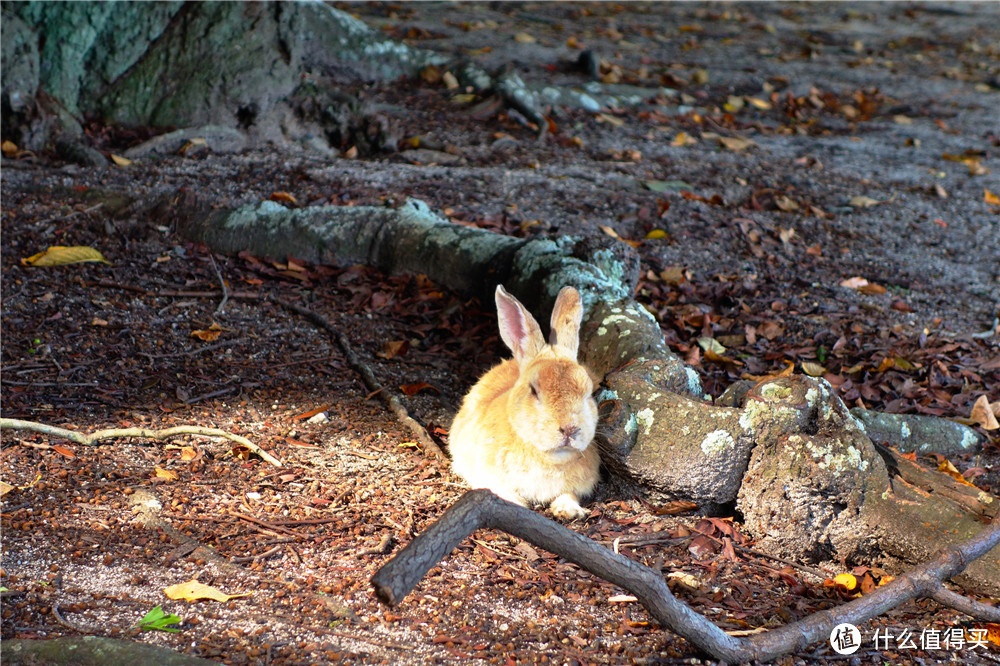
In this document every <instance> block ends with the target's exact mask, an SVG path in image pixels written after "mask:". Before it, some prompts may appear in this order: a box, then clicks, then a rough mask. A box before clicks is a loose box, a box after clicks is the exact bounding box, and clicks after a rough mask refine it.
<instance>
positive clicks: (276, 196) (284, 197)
mask: <svg viewBox="0 0 1000 666" xmlns="http://www.w3.org/2000/svg"><path fill="white" fill-rule="evenodd" d="M268 199H270V200H271V201H281V202H283V203H290V204H294V205H298V203H299V202H298V201H296V199H295V197H294V196H292V195H291V193H289V192H272V193H271V196H269V197H268Z"/></svg>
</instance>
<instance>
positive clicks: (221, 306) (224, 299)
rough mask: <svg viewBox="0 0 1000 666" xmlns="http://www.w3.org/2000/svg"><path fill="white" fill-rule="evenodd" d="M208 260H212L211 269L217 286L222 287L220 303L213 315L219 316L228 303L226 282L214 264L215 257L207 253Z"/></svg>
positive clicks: (217, 266)
mask: <svg viewBox="0 0 1000 666" xmlns="http://www.w3.org/2000/svg"><path fill="white" fill-rule="evenodd" d="M208 258H209V259H211V260H212V268H214V269H215V275H216V276H217V277H218V278H219V284H220V285H222V302H221V303H219V306H218V307H217V308H215V314H217V315H220V314H222V312H223V310H225V309H226V303H227V302H228V301H229V287H227V286H226V280H225V278H223V277H222V272H221V271H220V270H219V265H218V264H217V263H215V255H214V254H212V253H209V254H208Z"/></svg>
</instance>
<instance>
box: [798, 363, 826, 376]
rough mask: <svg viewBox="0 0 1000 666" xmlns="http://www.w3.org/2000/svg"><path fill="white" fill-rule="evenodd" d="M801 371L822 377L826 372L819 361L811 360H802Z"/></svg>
mask: <svg viewBox="0 0 1000 666" xmlns="http://www.w3.org/2000/svg"><path fill="white" fill-rule="evenodd" d="M802 371H803V372H804V373H806V374H807V375H809V376H810V377H822V376H823V375H825V374H826V368H824V367H823V366H822V365H820V364H819V363H812V362H811V361H803V362H802Z"/></svg>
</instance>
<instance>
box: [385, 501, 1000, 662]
mask: <svg viewBox="0 0 1000 666" xmlns="http://www.w3.org/2000/svg"><path fill="white" fill-rule="evenodd" d="M483 528H494V529H499V530H502V531H504V532H507V533H508V534H511V535H513V536H516V537H518V538H520V539H524V540H526V541H528V542H530V543H532V544H534V545H535V546H538V547H539V548H544V549H545V550H548V551H550V552H552V553H555V554H556V555H559V556H560V557H563V558H565V559H567V560H569V561H571V562H574V563H576V564H577V565H579V566H581V567H583V568H584V569H586V570H587V571H589V572H591V573H592V574H594V575H596V576H599V577H601V578H603V579H604V580H606V581H608V582H611V583H614V584H615V585H618V586H619V587H622V588H624V589H626V590H628V591H629V592H631V593H632V594H633V595H635V596H636V598H637V599H638V600H639V602H640V603H642V605H643V606H644V607H645V608H646V610H647V611H649V613H650V615H651V616H652V617H653V619H654V620H655V621H656V622H657V623H659V624H660V625H662V626H664V627H666V628H669V629H671V630H672V631H674V632H676V633H677V634H679V635H680V636H682V637H684V638H685V639H687V640H688V641H690V642H691V643H692V644H694V645H695V646H697V647H698V648H699V649H701V650H703V651H704V652H706V653H708V654H709V655H711V656H712V657H713V658H715V659H719V660H721V661H723V662H727V663H741V662H749V661H754V660H758V661H767V660H770V659H774V658H775V657H778V656H780V655H783V654H788V653H791V652H797V651H801V650H803V649H804V648H806V647H807V646H809V645H811V644H813V643H816V642H818V641H821V640H824V639H827V638H829V636H830V633H831V631H832V630H833V628H834V627H835V626H837V625H838V624H840V623H843V622H849V623H851V624H860V623H862V622H865V621H867V620H870V619H872V618H874V617H877V616H878V615H881V614H882V613H885V612H886V611H888V610H891V609H892V608H895V607H897V606H899V605H900V604H902V603H904V602H906V601H909V600H911V599H915V598H917V597H932V598H934V599H935V600H937V601H938V602H939V603H941V604H944V605H946V606H952V607H954V608H957V609H958V610H960V611H962V612H964V613H974V614H978V615H980V616H981V617H982V618H983V619H987V620H989V619H992V620H994V621H995V620H996V619H997V617H998V616H1000V611H998V609H997V608H995V607H992V606H987V605H985V604H982V603H978V602H975V601H973V600H971V599H967V598H965V597H962V596H960V595H956V594H954V593H952V592H950V591H947V590H945V589H944V587H943V586H942V582H943V581H945V580H948V579H949V578H951V577H952V576H954V575H956V574H959V573H961V572H962V571H963V570H964V569H965V567H966V566H968V564H969V563H970V562H972V561H974V560H975V559H976V558H978V557H980V556H982V555H983V554H985V553H986V552H988V551H989V550H991V549H992V548H994V547H996V546H997V545H998V544H1000V522H994V524H993V525H992V526H991V527H989V528H987V529H985V530H983V531H982V533H980V534H979V535H978V536H976V537H975V538H973V539H970V540H969V541H966V542H965V543H962V544H959V545H956V546H951V547H949V548H945V549H944V550H942V551H941V552H940V553H939V554H938V555H937V556H936V557H935V558H934V559H933V560H931V561H929V562H927V563H925V564H922V565H920V566H917V567H914V568H913V569H911V570H910V571H908V572H906V573H905V574H903V575H901V576H899V577H897V578H896V579H895V580H894V581H892V582H891V583H889V584H887V585H885V586H883V587H880V588H878V589H877V590H875V591H874V592H872V593H870V594H867V595H865V596H863V597H860V598H858V599H855V600H853V601H851V602H848V603H846V604H844V605H842V606H840V607H838V608H836V609H831V610H824V611H819V612H817V613H814V614H813V615H810V616H809V617H807V618H804V619H802V620H799V621H798V622H794V623H792V624H789V625H785V626H783V627H780V628H778V629H774V630H771V631H768V632H766V633H763V634H757V635H753V636H746V637H741V638H737V637H734V636H730V635H729V634H727V633H726V632H724V631H723V630H722V629H720V628H719V627H717V626H715V625H714V624H712V622H710V621H709V620H708V619H707V618H705V617H704V616H702V615H701V614H699V613H697V612H695V611H694V610H693V609H691V608H690V607H689V606H688V605H687V604H685V603H684V602H682V601H680V600H678V599H677V598H676V597H675V596H674V595H673V594H672V593H671V592H670V589H669V588H668V587H667V584H666V582H665V581H664V579H663V576H662V574H661V573H660V572H658V571H655V570H653V569H650V568H649V567H645V566H643V565H641V564H637V563H636V562H633V561H632V560H629V559H627V558H625V557H623V556H621V555H618V554H616V553H613V552H611V551H609V550H607V549H606V548H604V547H602V546H600V545H598V544H597V543H595V542H593V541H591V540H590V539H587V538H586V537H584V536H582V535H580V534H577V533H576V532H574V531H572V530H570V529H568V528H566V527H564V526H562V525H560V524H558V523H556V522H554V521H552V520H549V519H548V518H546V517H544V516H542V515H541V514H539V513H537V512H535V511H531V510H530V509H526V508H524V507H520V506H517V505H515V504H512V503H510V502H507V501H505V500H502V499H500V498H499V497H497V496H496V495H494V494H493V493H491V492H489V491H488V490H472V491H469V492H467V493H466V494H465V495H464V496H463V497H462V498H461V499H460V500H459V501H458V502H456V503H455V504H454V505H453V506H452V507H451V508H449V509H448V510H447V511H446V512H445V513H444V515H442V516H441V518H440V519H438V521H437V522H435V523H434V524H433V525H431V526H430V527H429V528H427V530H425V531H424V532H423V533H422V534H420V535H419V536H418V537H417V538H416V539H414V540H413V541H412V542H411V543H410V544H409V545H407V546H406V548H404V549H403V550H401V551H400V552H399V553H398V554H397V555H396V556H395V557H393V558H392V560H390V561H389V562H388V563H387V564H386V565H385V566H383V567H382V568H381V569H379V570H378V572H376V574H375V575H374V576H373V577H372V585H373V586H374V587H375V591H376V593H377V594H378V596H379V598H381V599H382V600H383V601H384V602H385V603H387V604H390V605H393V604H396V603H399V602H400V601H401V600H402V599H403V597H405V596H406V595H407V594H408V593H409V592H410V591H411V590H412V589H413V588H414V587H415V586H416V584H417V583H418V582H419V581H420V579H421V578H422V577H423V576H424V575H425V574H426V573H427V571H428V570H429V569H430V568H431V567H433V566H434V565H435V564H437V563H438V562H439V561H440V560H441V559H443V558H444V557H445V556H447V555H448V553H450V552H451V551H452V550H453V549H454V548H455V547H456V546H457V545H458V544H459V543H460V542H461V541H463V540H464V539H466V538H467V537H468V536H469V535H471V534H472V533H473V532H474V531H476V530H478V529H483Z"/></svg>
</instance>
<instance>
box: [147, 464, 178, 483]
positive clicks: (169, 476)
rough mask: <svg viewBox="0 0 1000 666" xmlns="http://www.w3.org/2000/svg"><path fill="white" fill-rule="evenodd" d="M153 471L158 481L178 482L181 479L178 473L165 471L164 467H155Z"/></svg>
mask: <svg viewBox="0 0 1000 666" xmlns="http://www.w3.org/2000/svg"><path fill="white" fill-rule="evenodd" d="M153 471H154V472H155V474H156V478H158V479H166V480H167V481H176V480H177V479H179V478H180V477H179V476H178V475H177V472H172V471H170V470H169V469H163V468H162V467H154V468H153Z"/></svg>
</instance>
